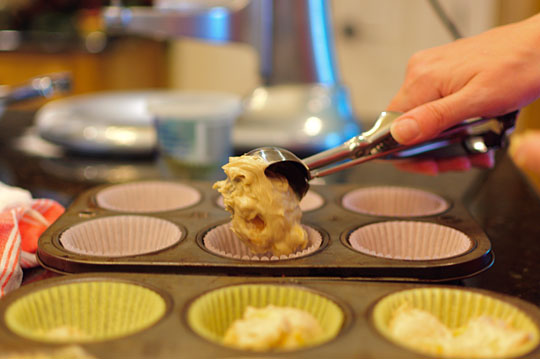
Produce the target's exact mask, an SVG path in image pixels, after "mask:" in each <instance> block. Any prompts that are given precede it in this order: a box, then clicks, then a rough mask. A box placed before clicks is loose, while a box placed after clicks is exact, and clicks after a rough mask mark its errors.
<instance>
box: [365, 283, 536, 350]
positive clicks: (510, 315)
mask: <svg viewBox="0 0 540 359" xmlns="http://www.w3.org/2000/svg"><path fill="white" fill-rule="evenodd" d="M403 305H407V306H410V307H411V308H415V309H420V310H424V311H427V312H428V313H431V314H432V315H434V316H435V317H437V318H438V320H440V321H441V322H442V324H444V325H446V326H447V327H448V328H449V329H451V330H452V329H457V328H459V327H462V326H464V325H466V324H467V323H468V322H469V320H471V319H474V318H477V317H480V316H489V317H492V318H494V319H498V320H503V321H504V322H505V323H506V325H509V326H511V327H512V328H514V329H517V330H523V331H525V332H526V333H528V340H527V341H525V342H523V343H520V344H519V345H517V346H515V347H513V348H512V349H511V350H509V351H508V352H507V353H500V352H499V353H498V354H493V353H491V354H482V353H481V352H480V351H482V350H486V348H482V345H489V343H488V341H486V340H484V341H481V342H479V343H478V348H477V349H478V351H479V352H480V353H476V354H474V355H476V356H473V353H471V352H468V353H463V354H462V355H461V354H456V353H454V354H452V356H451V357H452V358H472V357H475V358H489V359H494V358H514V357H518V356H522V355H525V354H527V353H529V352H530V351H532V350H533V349H535V348H536V347H537V346H538V344H539V335H540V334H539V329H538V326H537V324H535V322H534V321H533V320H532V319H531V318H530V317H529V316H528V315H527V314H526V313H525V312H524V311H522V310H521V309H519V308H518V307H517V306H515V305H513V304H511V303H509V302H506V301H504V300H500V299H497V298H495V297H494V296H491V295H489V294H483V293H480V292H475V291H471V290H466V289H455V288H437V287H431V288H418V289H409V290H404V291H400V292H396V293H393V294H390V295H388V296H386V297H384V298H383V299H381V300H380V301H379V302H378V303H377V304H376V305H375V307H374V308H373V312H372V319H373V324H374V326H375V328H376V329H377V330H378V331H379V332H380V333H381V334H382V335H383V336H384V337H386V338H387V339H388V340H390V341H392V342H393V343H396V344H398V345H400V346H403V347H405V348H408V349H409V350H412V351H416V352H418V353H423V354H427V355H434V356H435V357H437V358H442V357H449V356H445V355H443V354H442V353H440V348H437V347H435V346H429V347H424V348H420V347H417V346H416V345H417V344H415V343H416V341H411V340H404V339H400V338H396V337H395V336H394V335H393V333H392V332H391V330H390V328H389V325H390V322H391V321H392V319H393V318H394V316H395V315H396V313H397V311H398V310H399V308H400V307H402V306H403ZM421 325H425V322H424V323H421ZM478 334H482V333H478ZM484 339H485V338H484ZM475 350H476V348H475ZM435 351H437V352H435Z"/></svg>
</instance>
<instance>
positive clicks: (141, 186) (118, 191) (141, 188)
mask: <svg viewBox="0 0 540 359" xmlns="http://www.w3.org/2000/svg"><path fill="white" fill-rule="evenodd" d="M95 200H96V203H97V205H98V206H99V207H101V208H104V209H108V210H112V211H117V212H129V213H142V212H149V213H150V212H163V211H172V210H178V209H183V208H188V207H191V206H193V205H195V204H197V203H198V202H199V201H200V200H201V193H200V192H199V191H197V190H196V189H195V188H193V187H191V186H188V185H185V184H181V183H175V182H165V181H147V182H133V183H125V184H119V185H113V186H111V187H108V188H105V189H103V190H101V191H99V192H98V193H97V194H96V197H95Z"/></svg>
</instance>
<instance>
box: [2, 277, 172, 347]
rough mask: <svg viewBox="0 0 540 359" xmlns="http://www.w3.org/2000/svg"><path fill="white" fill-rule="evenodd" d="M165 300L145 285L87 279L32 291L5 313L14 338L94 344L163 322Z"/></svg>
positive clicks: (6, 321)
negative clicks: (160, 320)
mask: <svg viewBox="0 0 540 359" xmlns="http://www.w3.org/2000/svg"><path fill="white" fill-rule="evenodd" d="M166 306H167V305H166V302H165V300H164V299H163V297H162V296H161V295H159V294H158V293H156V292H154V291H153V290H150V289H148V288H146V287H142V286H139V285H134V284H130V283H124V282H114V281H87V282H76V283H69V284H62V285H56V286H53V287H50V288H47V289H42V290H39V291H36V292H32V293H30V294H28V295H25V296H24V297H22V298H20V299H18V300H16V301H15V302H13V303H12V304H11V305H10V306H9V307H8V308H7V310H6V314H5V323H6V325H7V327H8V328H9V329H10V330H11V331H13V332H14V333H16V334H17V335H19V336H21V337H24V338H28V339H32V340H36V341H41V342H56V343H68V342H69V343H75V342H78V343H80V342H95V341H102V340H107V339H113V338H119V337H122V336H126V335H129V334H133V333H136V332H139V331H142V330H144V329H146V328H148V327H150V326H151V325H153V324H154V323H156V322H157V321H158V320H159V319H160V318H162V317H163V316H164V314H165V312H166Z"/></svg>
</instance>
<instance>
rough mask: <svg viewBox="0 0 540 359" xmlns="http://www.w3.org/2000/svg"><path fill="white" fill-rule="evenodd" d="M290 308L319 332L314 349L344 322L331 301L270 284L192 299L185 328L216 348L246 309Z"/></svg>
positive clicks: (303, 291)
mask: <svg viewBox="0 0 540 359" xmlns="http://www.w3.org/2000/svg"><path fill="white" fill-rule="evenodd" d="M267 305H275V306H281V307H293V308H297V309H301V310H304V311H306V312H308V313H310V314H311V315H313V316H314V317H315V319H316V320H317V321H318V322H319V324H320V326H321V328H322V331H323V332H322V334H321V335H320V337H318V338H312V340H311V342H310V343H308V344H307V346H316V345H320V344H323V343H325V342H328V341H330V340H332V339H333V338H335V337H336V336H337V335H338V334H339V332H340V330H341V328H342V327H343V324H344V322H345V319H346V318H345V313H344V311H343V310H342V309H341V307H340V306H339V305H338V304H336V303H335V302H334V301H333V300H331V299H329V298H327V297H325V296H324V295H321V294H318V293H316V292H313V291H310V290H309V289H307V288H301V287H296V286H286V285H271V284H245V285H236V286H230V287H225V288H221V289H216V290H213V291H211V292H208V293H206V294H204V295H202V296H200V297H198V298H197V299H195V300H194V301H193V302H192V304H191V305H190V306H189V308H188V310H187V322H188V325H189V326H190V327H191V328H192V329H193V330H194V331H195V332H196V333H197V334H199V335H200V336H202V337H204V338H206V339H208V340H210V341H213V342H215V343H218V344H222V343H223V337H224V334H225V332H226V331H227V329H228V328H229V326H230V325H231V324H232V323H233V322H234V321H235V320H237V319H239V318H241V317H242V315H243V314H244V311H245V309H246V307H247V306H252V307H256V308H262V307H265V306H267Z"/></svg>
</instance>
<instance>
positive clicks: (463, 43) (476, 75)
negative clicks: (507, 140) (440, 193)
mask: <svg viewBox="0 0 540 359" xmlns="http://www.w3.org/2000/svg"><path fill="white" fill-rule="evenodd" d="M538 41H540V15H536V16H534V17H531V18H529V19H527V20H524V21H522V22H519V23H515V24H511V25H506V26H502V27H498V28H494V29H492V30H489V31H486V32H484V33H482V34H480V35H477V36H474V37H469V38H464V39H460V40H457V41H455V42H452V43H449V44H446V45H443V46H439V47H435V48H432V49H427V50H424V51H421V52H418V53H417V54H415V55H414V56H413V57H411V59H410V61H409V64H408V68H407V72H406V76H405V81H404V83H403V85H402V87H401V88H400V90H399V91H398V93H397V94H396V96H395V97H394V98H393V99H392V101H391V102H390V104H389V105H388V110H390V111H400V112H404V114H403V115H402V116H401V117H399V118H398V119H396V120H395V122H394V124H393V126H392V128H391V133H392V136H393V137H394V138H395V139H396V141H398V142H400V143H402V144H414V143H417V142H422V141H425V140H428V139H430V138H432V137H434V136H436V135H437V134H438V133H440V132H441V131H443V130H444V129H446V128H448V127H450V126H452V125H455V124H457V123H459V122H462V121H464V120H466V119H469V118H475V117H496V116H500V115H503V114H506V113H509V112H512V111H515V110H517V109H520V108H521V107H523V106H526V105H527V104H529V103H531V102H532V101H534V100H535V99H536V98H538V97H539V96H540V66H539V64H540V48H538V46H537V44H538ZM492 165H493V154H492V153H488V154H483V155H475V156H471V157H459V158H452V159H444V160H428V161H425V160H423V161H420V162H411V161H408V162H400V163H398V164H397V166H398V167H399V168H402V169H405V170H413V171H415V172H422V173H429V174H436V173H438V172H444V171H448V170H467V169H469V168H470V167H471V166H478V167H490V166H492Z"/></svg>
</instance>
